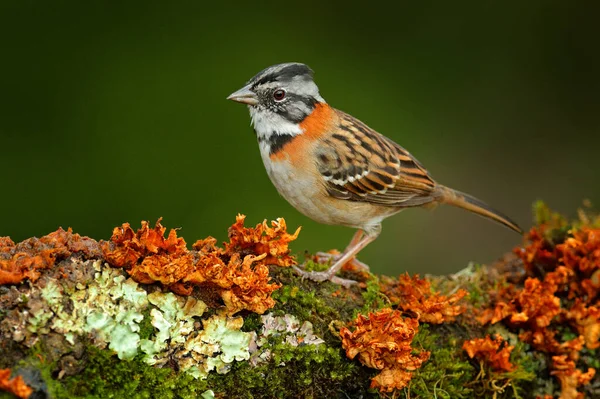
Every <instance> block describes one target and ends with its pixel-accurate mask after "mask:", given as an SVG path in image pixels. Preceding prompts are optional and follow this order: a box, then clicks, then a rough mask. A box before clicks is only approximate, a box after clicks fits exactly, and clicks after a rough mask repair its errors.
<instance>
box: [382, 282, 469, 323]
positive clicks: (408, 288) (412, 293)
mask: <svg viewBox="0 0 600 399" xmlns="http://www.w3.org/2000/svg"><path fill="white" fill-rule="evenodd" d="M381 291H382V292H383V293H384V294H385V295H386V296H387V297H388V298H389V299H390V301H391V302H392V303H394V304H396V303H397V304H398V307H399V308H400V309H402V310H404V311H405V312H412V313H415V314H417V318H418V320H419V321H421V322H425V323H432V324H441V323H445V322H451V321H454V320H455V319H456V317H457V316H458V315H460V314H461V313H463V312H464V311H465V306H463V305H457V304H456V303H457V302H458V301H460V300H461V299H462V298H464V297H465V296H466V295H467V291H465V290H463V289H460V290H458V291H457V292H455V293H454V294H452V295H450V296H445V295H441V294H440V293H439V292H432V291H431V282H430V281H429V280H427V279H422V278H419V275H418V274H417V275H414V276H413V277H410V276H409V275H408V273H406V274H403V275H401V276H400V277H398V280H395V279H390V278H384V279H382V284H381Z"/></svg>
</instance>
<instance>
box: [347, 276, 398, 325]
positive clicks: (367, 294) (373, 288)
mask: <svg viewBox="0 0 600 399" xmlns="http://www.w3.org/2000/svg"><path fill="white" fill-rule="evenodd" d="M371 277H372V278H370V279H369V280H368V281H367V282H366V285H367V287H366V289H364V290H363V291H362V293H361V295H362V298H363V300H364V301H365V303H364V305H363V306H362V308H360V309H357V310H356V311H355V313H354V315H353V317H352V318H353V319H355V318H356V316H357V315H358V313H360V314H363V315H367V314H369V312H374V311H376V310H378V309H381V308H383V307H385V306H388V305H389V300H388V299H387V297H386V296H385V295H383V294H382V293H381V287H380V285H379V279H378V278H377V277H376V276H374V275H371Z"/></svg>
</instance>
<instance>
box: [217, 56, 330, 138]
mask: <svg viewBox="0 0 600 399" xmlns="http://www.w3.org/2000/svg"><path fill="white" fill-rule="evenodd" d="M227 99H228V100H233V101H236V102H239V103H243V104H247V105H248V108H249V110H250V115H251V117H252V124H253V126H254V129H255V131H256V133H257V135H258V136H259V138H260V137H261V136H262V137H269V136H272V135H273V134H278V135H282V134H286V135H290V134H291V135H294V134H300V133H301V132H300V131H299V129H300V128H299V126H298V125H299V123H300V122H302V121H303V120H304V118H306V117H307V116H308V115H310V114H311V112H312V111H313V110H314V108H315V106H316V105H317V104H319V103H325V100H324V99H323V97H321V95H320V94H319V88H318V87H317V85H316V84H315V82H314V81H313V71H312V70H311V69H310V68H309V67H308V66H306V65H304V64H300V63H296V62H290V63H285V64H277V65H273V66H270V67H268V68H266V69H264V70H262V71H261V72H259V73H258V74H257V75H256V76H254V77H253V78H252V79H250V80H249V81H248V82H247V83H246V85H245V86H244V87H242V88H241V89H239V90H238V91H236V92H234V93H232V94H231V95H230V96H229V97H227Z"/></svg>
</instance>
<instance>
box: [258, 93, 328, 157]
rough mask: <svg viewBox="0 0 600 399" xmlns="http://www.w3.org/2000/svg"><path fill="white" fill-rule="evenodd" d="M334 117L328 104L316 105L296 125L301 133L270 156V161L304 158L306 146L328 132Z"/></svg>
mask: <svg viewBox="0 0 600 399" xmlns="http://www.w3.org/2000/svg"><path fill="white" fill-rule="evenodd" d="M335 116H336V115H335V111H334V110H333V108H331V107H330V106H329V105H328V104H325V103H317V104H316V105H315V109H313V111H312V112H311V114H310V115H308V116H307V117H306V118H304V120H303V121H302V122H300V124H299V125H298V126H300V129H302V133H301V134H299V135H297V136H294V138H293V139H292V140H290V141H288V142H287V143H285V144H284V145H282V146H281V147H280V148H279V149H278V151H277V152H275V153H272V154H270V158H271V160H273V161H276V160H282V159H291V160H297V159H300V158H303V157H305V155H306V152H305V151H306V149H307V148H308V147H307V146H310V144H311V143H312V142H314V140H316V139H318V138H319V137H321V136H323V135H324V134H326V133H327V132H328V131H330V129H331V126H332V125H333V123H334V121H335Z"/></svg>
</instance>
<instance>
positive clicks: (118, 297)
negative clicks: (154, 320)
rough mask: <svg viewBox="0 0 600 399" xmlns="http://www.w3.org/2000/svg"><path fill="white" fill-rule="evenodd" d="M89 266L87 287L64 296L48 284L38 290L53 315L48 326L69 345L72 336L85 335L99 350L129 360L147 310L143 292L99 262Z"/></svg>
mask: <svg viewBox="0 0 600 399" xmlns="http://www.w3.org/2000/svg"><path fill="white" fill-rule="evenodd" d="M93 266H94V269H95V270H96V273H95V275H94V280H93V281H92V282H90V283H89V285H87V286H83V285H81V284H78V285H77V286H76V287H75V288H74V289H72V292H65V291H66V290H65V288H64V287H63V286H61V285H59V284H58V283H57V282H55V281H49V282H48V283H47V284H46V286H45V287H44V288H42V292H41V296H42V298H43V299H44V301H45V302H46V304H47V305H48V307H49V308H50V310H51V311H52V313H53V317H52V321H51V323H50V325H49V326H50V328H51V329H52V330H53V331H55V332H59V333H62V334H64V336H65V338H66V339H67V341H68V342H70V343H71V344H73V343H74V341H75V336H76V335H83V334H88V335H90V336H91V337H92V339H93V341H94V343H95V344H96V345H98V346H99V347H104V346H106V345H107V344H108V346H109V348H110V349H112V350H114V351H115V352H116V353H117V355H118V356H119V358H120V359H131V358H133V357H134V356H135V355H136V354H137V352H138V343H139V341H140V337H139V335H138V334H137V333H138V332H139V330H140V328H139V323H140V322H141V321H142V319H143V318H144V316H143V314H142V311H143V310H144V309H146V308H147V307H148V300H147V298H146V297H147V294H146V291H145V290H143V289H142V288H140V287H139V286H138V284H137V283H136V282H135V281H133V280H131V279H127V278H126V277H125V276H123V275H122V274H121V273H120V271H119V270H118V269H113V268H110V267H107V266H103V263H102V262H101V261H97V262H94V264H93ZM66 301H70V302H71V305H72V309H71V310H67V309H65V303H66ZM69 308H71V307H69Z"/></svg>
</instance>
